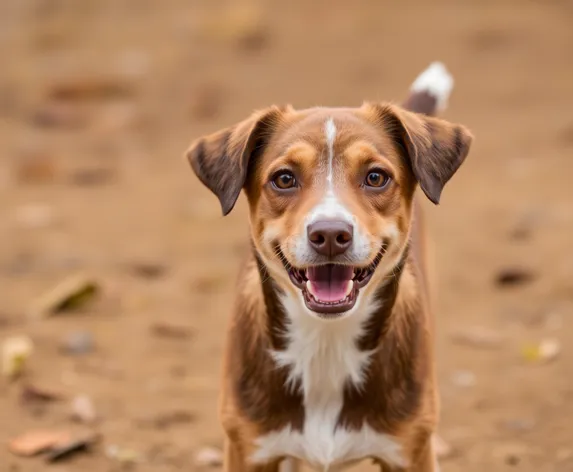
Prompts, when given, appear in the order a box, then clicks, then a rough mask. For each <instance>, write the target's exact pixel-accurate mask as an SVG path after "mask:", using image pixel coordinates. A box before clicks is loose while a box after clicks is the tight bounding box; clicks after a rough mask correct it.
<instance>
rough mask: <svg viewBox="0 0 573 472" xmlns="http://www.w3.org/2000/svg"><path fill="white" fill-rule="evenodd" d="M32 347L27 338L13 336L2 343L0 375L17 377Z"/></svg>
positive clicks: (30, 353)
mask: <svg viewBox="0 0 573 472" xmlns="http://www.w3.org/2000/svg"><path fill="white" fill-rule="evenodd" d="M33 350H34V345H33V343H32V340H31V339H30V338H28V337H27V336H15V337H12V338H8V339H6V340H5V341H4V342H3V343H2V373H3V374H4V375H5V376H7V377H17V376H18V375H20V374H21V373H22V371H23V370H24V368H25V366H26V362H27V360H28V358H29V357H30V356H31V355H32V352H33Z"/></svg>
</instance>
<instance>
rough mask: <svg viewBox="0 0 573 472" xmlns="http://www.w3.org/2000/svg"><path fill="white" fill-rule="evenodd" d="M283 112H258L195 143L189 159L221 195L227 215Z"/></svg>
mask: <svg viewBox="0 0 573 472" xmlns="http://www.w3.org/2000/svg"><path fill="white" fill-rule="evenodd" d="M282 112H283V109H281V108H279V107H271V108H268V109H266V110H262V111H259V112H255V113H254V114H253V115H252V116H251V117H250V118H247V119H246V120H244V121H242V122H240V123H238V124H237V125H235V126H231V127H230V128H226V129H223V130H221V131H218V132H217V133H214V134H211V135H208V136H204V137H202V138H199V139H197V140H195V141H193V143H191V146H190V147H189V149H188V150H187V154H186V155H187V159H188V160H189V163H190V164H191V167H192V168H193V170H194V171H195V174H197V177H199V180H201V182H202V183H203V184H204V185H205V186H206V187H207V188H208V189H209V190H211V191H212V192H213V193H214V194H215V195H216V196H217V197H218V198H219V202H220V203H221V209H222V211H223V215H227V214H229V213H230V211H231V210H232V209H233V207H234V206H235V202H236V201H237V198H239V194H240V193H241V189H242V188H243V186H244V184H245V180H246V179H247V171H248V169H249V164H250V161H251V158H252V157H253V155H254V154H255V152H256V151H259V150H260V149H261V148H262V147H264V145H265V144H266V142H267V140H268V138H269V137H270V134H271V133H272V129H273V128H274V127H275V126H276V125H277V124H278V122H279V121H280V118H281V116H282Z"/></svg>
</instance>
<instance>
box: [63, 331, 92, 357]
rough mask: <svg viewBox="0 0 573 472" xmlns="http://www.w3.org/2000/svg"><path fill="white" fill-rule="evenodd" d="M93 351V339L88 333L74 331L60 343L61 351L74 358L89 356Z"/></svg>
mask: <svg viewBox="0 0 573 472" xmlns="http://www.w3.org/2000/svg"><path fill="white" fill-rule="evenodd" d="M94 349H95V343H94V338H93V335H92V334H91V333H90V332H89V331H75V332H73V333H70V334H69V335H68V336H66V338H65V339H64V341H63V343H62V351H63V352H64V353H66V354H70V355H74V356H79V355H83V354H89V353H90V352H93V351H94Z"/></svg>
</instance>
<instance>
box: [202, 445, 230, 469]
mask: <svg viewBox="0 0 573 472" xmlns="http://www.w3.org/2000/svg"><path fill="white" fill-rule="evenodd" d="M222 463H223V453H222V452H221V450H220V449H217V448H214V447H204V448H202V449H200V450H199V451H198V452H197V454H196V455H195V464H196V465H197V466H198V467H218V466H220V465H221V464H222Z"/></svg>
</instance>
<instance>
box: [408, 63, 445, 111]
mask: <svg viewBox="0 0 573 472" xmlns="http://www.w3.org/2000/svg"><path fill="white" fill-rule="evenodd" d="M453 88H454V78H453V77H452V75H451V74H450V73H449V72H448V69H446V66H445V65H444V64H442V63H441V62H432V63H431V64H430V66H429V67H428V68H427V69H426V70H425V71H424V72H422V73H421V74H420V75H419V76H418V77H417V78H416V80H414V82H413V83H412V86H411V87H410V90H411V91H412V92H427V93H429V94H430V95H432V96H433V97H434V98H435V99H436V100H437V102H438V103H437V106H438V109H440V110H443V109H444V108H446V106H447V105H448V99H449V98H450V94H451V93H452V89H453Z"/></svg>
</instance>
